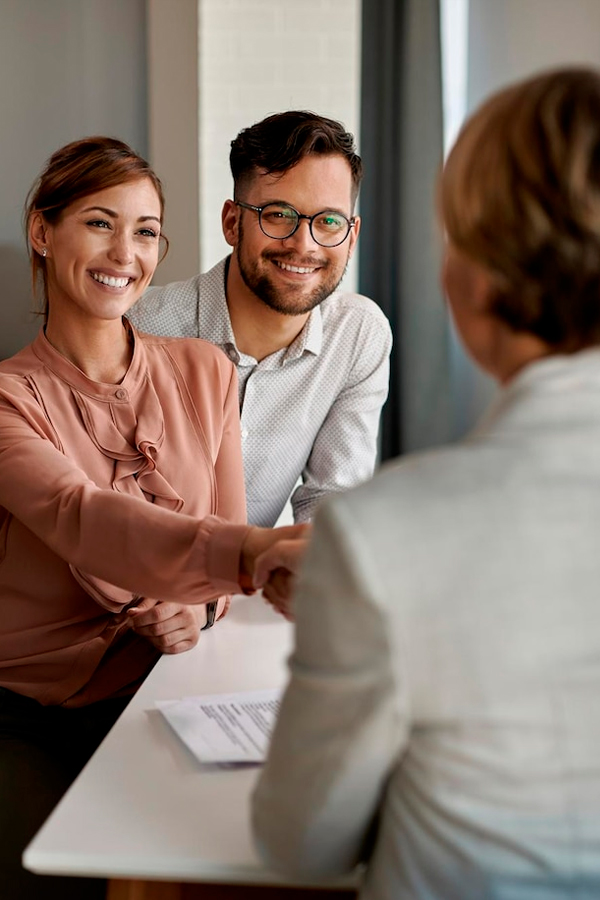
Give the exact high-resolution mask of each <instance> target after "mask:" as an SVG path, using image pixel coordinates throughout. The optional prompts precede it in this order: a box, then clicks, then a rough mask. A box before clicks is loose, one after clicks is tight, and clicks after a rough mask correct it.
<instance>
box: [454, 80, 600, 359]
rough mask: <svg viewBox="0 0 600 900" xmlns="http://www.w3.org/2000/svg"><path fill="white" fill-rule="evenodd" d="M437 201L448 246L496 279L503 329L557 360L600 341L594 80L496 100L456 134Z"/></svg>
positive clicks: (521, 90)
mask: <svg viewBox="0 0 600 900" xmlns="http://www.w3.org/2000/svg"><path fill="white" fill-rule="evenodd" d="M439 196H440V208H441V215H442V219H443V223H444V226H445V228H446V232H447V234H448V237H449V239H450V240H451V242H452V243H453V244H454V245H455V246H456V247H458V248H459V249H460V250H462V251H463V252H464V253H466V254H467V255H468V256H470V257H471V258H472V259H474V260H475V261H477V262H479V263H480V264H482V265H484V266H485V267H486V268H487V269H488V270H489V271H490V272H491V273H492V274H493V275H494V280H495V282H496V288H495V293H494V298H495V299H494V306H493V311H494V313H495V314H496V315H497V316H498V317H499V318H500V319H502V320H503V321H505V322H506V323H507V324H508V325H510V326H511V328H513V329H514V330H515V331H524V332H530V333H533V334H535V335H537V337H539V338H541V339H542V340H543V341H545V342H546V343H547V344H549V345H550V346H551V347H553V348H554V349H555V350H558V351H562V352H573V351H575V350H579V349H581V348H582V347H586V346H589V345H591V344H597V343H600V72H597V71H595V70H593V69H587V68H565V69H558V70H555V71H551V72H546V73H543V74H541V75H536V76H534V77H532V78H528V79H526V80H524V81H521V82H518V83H517V84H515V85H512V86H510V87H508V88H506V89H504V90H502V91H500V92H498V93H496V94H494V95H493V96H492V97H491V98H490V99H489V100H487V102H485V103H484V104H483V105H482V106H481V107H480V108H479V109H478V110H477V111H476V112H475V113H474V115H473V116H471V117H470V118H469V119H468V121H467V122H466V124H465V125H464V127H463V129H462V130H461V132H460V134H459V136H458V138H457V141H456V143H455V145H454V147H453V149H452V151H451V153H450V155H449V157H448V160H447V162H446V165H445V167H444V171H443V173H442V177H441V182H440V193H439Z"/></svg>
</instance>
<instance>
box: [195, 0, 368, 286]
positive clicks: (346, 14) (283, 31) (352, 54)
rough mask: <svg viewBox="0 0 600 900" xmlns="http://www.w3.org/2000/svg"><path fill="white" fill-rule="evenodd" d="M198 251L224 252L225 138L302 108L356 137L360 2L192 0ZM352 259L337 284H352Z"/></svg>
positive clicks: (209, 259)
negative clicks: (195, 14)
mask: <svg viewBox="0 0 600 900" xmlns="http://www.w3.org/2000/svg"><path fill="white" fill-rule="evenodd" d="M198 11H199V84H200V119H199V147H200V258H201V268H202V270H205V269H206V268H208V267H209V266H211V265H213V264H214V263H215V262H217V261H218V260H219V259H221V257H222V256H224V255H225V253H226V252H227V250H228V248H227V244H226V243H225V240H224V239H223V237H222V235H221V230H220V220H221V207H222V205H223V201H224V200H225V199H226V198H228V197H231V196H232V182H231V175H230V171H229V147H230V143H231V140H232V139H233V138H234V137H235V136H236V135H237V133H238V132H239V131H240V130H241V129H242V128H244V127H246V126H248V125H252V124H253V123H254V122H257V121H259V120H260V119H262V118H264V117H265V116H267V115H269V114H270V113H274V112H280V111H282V110H285V109H310V110H314V111H315V112H318V113H320V114H322V115H326V116H330V117H331V118H334V119H339V120H340V121H341V122H343V123H344V125H345V126H346V128H347V129H348V130H349V131H352V132H353V133H354V135H355V136H356V138H357V140H358V136H359V135H358V129H359V113H360V13H361V2H360V0H198ZM354 266H355V263H353V264H351V266H350V268H349V271H348V274H347V275H346V279H345V286H346V287H347V288H349V289H353V288H354V287H355V284H356V270H355V268H354Z"/></svg>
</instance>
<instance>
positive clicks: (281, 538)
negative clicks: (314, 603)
mask: <svg viewBox="0 0 600 900" xmlns="http://www.w3.org/2000/svg"><path fill="white" fill-rule="evenodd" d="M310 532H311V526H310V525H287V526H284V527H283V528H275V529H271V528H253V529H252V530H251V531H250V532H249V534H248V536H247V538H246V540H245V542H244V545H243V547H242V561H241V569H240V571H241V573H242V575H241V578H242V581H240V583H243V581H247V579H248V578H250V579H251V583H252V586H253V587H254V588H256V589H258V588H262V592H263V597H264V598H265V600H267V601H268V602H269V603H271V604H272V605H273V606H274V607H275V609H276V610H277V611H278V612H280V613H281V614H282V615H283V616H285V618H286V619H289V620H292V619H293V613H292V598H293V592H294V584H295V580H296V578H295V576H296V575H297V573H298V569H299V567H300V563H301V561H302V558H303V557H304V553H305V551H306V547H307V545H308V539H309V537H310Z"/></svg>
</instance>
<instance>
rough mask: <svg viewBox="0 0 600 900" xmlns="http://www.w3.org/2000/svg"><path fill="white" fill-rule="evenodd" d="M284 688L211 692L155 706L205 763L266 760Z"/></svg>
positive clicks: (162, 702) (160, 702)
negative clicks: (229, 692) (227, 692)
mask: <svg viewBox="0 0 600 900" xmlns="http://www.w3.org/2000/svg"><path fill="white" fill-rule="evenodd" d="M280 697H281V690H279V689H278V690H268V691H244V692H242V693H236V694H210V695H202V696H199V697H184V698H183V699H182V700H157V701H155V705H156V707H157V709H159V710H160V712H161V713H162V714H163V716H164V717H165V719H166V720H167V722H168V723H169V725H170V726H171V728H173V730H174V731H175V732H176V733H177V734H178V735H179V737H180V738H181V740H182V741H183V742H184V744H185V745H186V746H187V747H188V748H189V749H190V750H191V751H192V753H193V754H194V755H195V756H196V757H197V758H198V759H199V760H200V761H201V762H207V763H208V762H210V763H260V762H264V760H265V758H266V755H267V749H268V746H269V738H270V737H271V732H272V730H273V727H274V725H275V719H276V718H277V713H278V711H279V702H280Z"/></svg>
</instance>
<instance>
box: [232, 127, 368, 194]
mask: <svg viewBox="0 0 600 900" xmlns="http://www.w3.org/2000/svg"><path fill="white" fill-rule="evenodd" d="M310 153H317V154H322V155H328V154H329V155H330V154H335V153H338V154H339V155H340V156H343V157H344V159H346V160H347V162H348V165H349V166H350V170H351V172H352V203H353V204H354V202H355V201H356V197H357V194H358V189H359V187H360V181H361V178H362V169H363V166H362V160H361V158H360V156H359V155H358V154H357V153H356V148H355V146H354V136H353V135H352V134H350V132H349V131H346V130H345V128H344V126H343V125H342V124H341V123H340V122H336V121H335V120H334V119H326V118H325V117H324V116H319V115H317V114H316V113H313V112H307V111H305V110H289V111H288V112H282V113H276V114H275V115H273V116H268V117H267V118H266V119H263V120H262V122H257V123H256V124H255V125H251V126H250V127H249V128H244V129H243V130H242V131H240V133H239V134H238V136H237V137H236V138H235V140H233V141H232V142H231V152H230V154H229V164H230V166H231V174H232V175H233V183H234V189H235V193H236V196H237V192H238V189H239V188H240V186H241V185H242V184H244V183H245V182H247V181H249V180H250V179H251V178H252V177H253V176H254V175H255V174H256V172H257V170H258V169H262V170H263V171H264V172H267V173H271V172H282V173H283V172H287V171H288V169H291V168H293V167H294V166H295V165H297V164H298V163H299V162H300V160H302V159H304V157H305V156H308V154H310Z"/></svg>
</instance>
